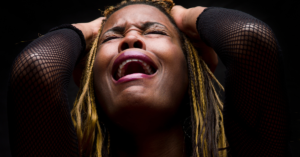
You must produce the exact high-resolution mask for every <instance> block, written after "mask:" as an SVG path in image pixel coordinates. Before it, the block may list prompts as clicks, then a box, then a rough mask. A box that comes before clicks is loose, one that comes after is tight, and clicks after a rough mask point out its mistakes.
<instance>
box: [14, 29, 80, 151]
mask: <svg viewBox="0 0 300 157" xmlns="http://www.w3.org/2000/svg"><path fill="white" fill-rule="evenodd" d="M69 27H72V26H69ZM74 30H75V31H74ZM76 31H77V33H76ZM78 31H79V30H78V29H77V30H76V29H75V28H73V30H72V29H69V28H63V29H58V30H55V31H51V32H48V33H47V34H45V35H44V36H43V37H40V38H38V39H36V40H34V41H33V42H32V43H30V44H29V45H28V46H27V47H26V48H25V49H24V50H23V51H22V52H21V53H20V54H19V55H18V57H17V58H16V59H15V61H14V63H13V65H12V70H11V75H10V85H9V94H8V95H9V96H8V115H9V131H10V144H11V151H12V155H13V156H78V152H79V151H78V141H77V136H76V132H75V129H74V126H73V123H72V120H71V116H70V108H69V107H68V96H67V86H68V84H69V80H70V78H71V74H72V71H73V68H74V66H75V63H76V61H77V59H78V56H79V55H80V54H81V52H82V50H83V48H82V47H84V48H85V43H84V42H85V41H84V38H83V35H82V33H81V34H80V32H78ZM82 45H84V46H82Z"/></svg>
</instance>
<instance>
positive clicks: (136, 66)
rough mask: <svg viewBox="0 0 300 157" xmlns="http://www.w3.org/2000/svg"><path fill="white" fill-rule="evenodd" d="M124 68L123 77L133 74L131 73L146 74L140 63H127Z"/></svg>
mask: <svg viewBox="0 0 300 157" xmlns="http://www.w3.org/2000/svg"><path fill="white" fill-rule="evenodd" d="M124 68H125V73H124V76H125V75H129V74H133V73H144V74H146V72H145V70H144V68H143V67H142V65H141V64H140V63H137V62H131V63H128V65H127V66H126V67H124Z"/></svg>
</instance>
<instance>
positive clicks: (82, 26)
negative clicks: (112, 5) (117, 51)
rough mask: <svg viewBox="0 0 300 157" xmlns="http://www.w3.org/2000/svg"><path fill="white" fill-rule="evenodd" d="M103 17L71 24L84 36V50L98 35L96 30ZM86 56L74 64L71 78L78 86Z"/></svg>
mask: <svg viewBox="0 0 300 157" xmlns="http://www.w3.org/2000/svg"><path fill="white" fill-rule="evenodd" d="M104 19H105V17H99V18H97V19H95V20H93V21H91V22H88V23H76V24H72V25H73V26H74V27H76V28H78V29H79V30H81V32H82V34H83V36H84V38H85V43H86V49H85V51H90V49H91V47H92V44H93V41H94V40H95V39H96V37H97V35H98V31H99V29H100V27H101V24H102V21H103V20H104ZM86 58H87V55H86V56H85V57H83V58H82V59H81V60H80V61H79V62H78V64H77V65H75V69H74V71H73V79H74V82H75V84H76V85H77V86H78V87H79V84H80V78H81V76H82V72H83V70H84V68H85V65H86Z"/></svg>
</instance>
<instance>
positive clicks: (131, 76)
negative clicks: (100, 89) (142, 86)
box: [113, 73, 153, 84]
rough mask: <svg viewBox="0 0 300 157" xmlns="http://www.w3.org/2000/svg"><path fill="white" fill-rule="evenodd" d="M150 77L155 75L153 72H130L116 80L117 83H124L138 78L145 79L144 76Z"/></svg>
mask: <svg viewBox="0 0 300 157" xmlns="http://www.w3.org/2000/svg"><path fill="white" fill-rule="evenodd" d="M150 77H153V74H152V75H146V74H143V73H134V74H129V75H126V76H124V77H121V78H120V79H119V80H118V81H116V80H115V79H113V80H114V82H115V83H117V84H118V83H124V82H129V81H133V80H138V79H143V78H150Z"/></svg>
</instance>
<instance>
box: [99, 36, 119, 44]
mask: <svg viewBox="0 0 300 157" xmlns="http://www.w3.org/2000/svg"><path fill="white" fill-rule="evenodd" d="M116 38H119V37H116V36H111V37H107V38H105V39H104V40H103V41H102V43H105V42H107V41H109V40H113V39H116Z"/></svg>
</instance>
